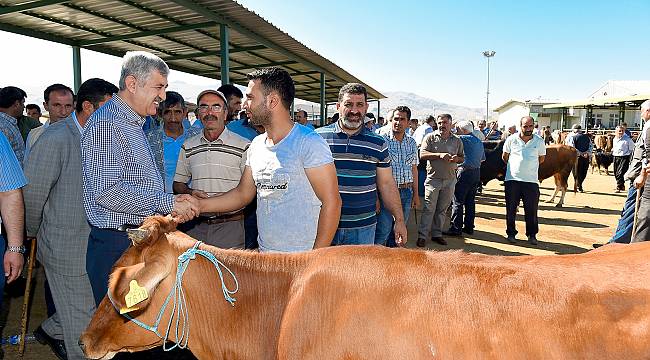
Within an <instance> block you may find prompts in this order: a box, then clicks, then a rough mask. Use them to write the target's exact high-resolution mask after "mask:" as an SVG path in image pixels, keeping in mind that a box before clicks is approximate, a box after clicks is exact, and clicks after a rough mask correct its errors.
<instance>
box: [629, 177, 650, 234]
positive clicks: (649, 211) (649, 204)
mask: <svg viewBox="0 0 650 360" xmlns="http://www.w3.org/2000/svg"><path fill="white" fill-rule="evenodd" d="M649 216H650V180H646V182H645V186H644V187H643V192H642V193H641V199H640V202H639V210H638V211H637V213H636V230H635V232H634V238H633V239H632V242H641V241H650V219H649V218H648V217H649Z"/></svg>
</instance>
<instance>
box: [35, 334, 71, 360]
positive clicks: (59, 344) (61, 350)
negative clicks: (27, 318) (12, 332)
mask: <svg viewBox="0 0 650 360" xmlns="http://www.w3.org/2000/svg"><path fill="white" fill-rule="evenodd" d="M34 338H36V341H38V342H39V343H41V344H43V345H49V347H50V348H51V349H52V352H53V353H54V355H56V357H58V358H59V359H61V360H68V353H67V352H66V351H65V343H64V342H63V340H57V339H55V338H53V337H51V336H50V335H48V334H47V333H46V332H45V330H43V328H42V327H40V326H39V327H37V328H36V330H34Z"/></svg>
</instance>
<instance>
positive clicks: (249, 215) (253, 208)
mask: <svg viewBox="0 0 650 360" xmlns="http://www.w3.org/2000/svg"><path fill="white" fill-rule="evenodd" d="M256 212H257V199H255V200H253V202H252V203H250V204H248V206H246V207H245V208H244V242H245V244H246V245H245V247H246V249H257V248H258V247H259V244H258V243H257V234H258V232H257V214H256Z"/></svg>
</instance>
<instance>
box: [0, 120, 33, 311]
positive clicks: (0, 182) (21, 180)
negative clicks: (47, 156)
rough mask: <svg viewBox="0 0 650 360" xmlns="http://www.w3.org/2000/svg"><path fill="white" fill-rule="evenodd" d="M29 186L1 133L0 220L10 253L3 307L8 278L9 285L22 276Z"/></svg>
mask: <svg viewBox="0 0 650 360" xmlns="http://www.w3.org/2000/svg"><path fill="white" fill-rule="evenodd" d="M25 185H27V179H25V175H23V170H22V168H21V167H20V163H19V162H18V158H16V155H15V154H14V150H13V149H12V147H11V145H10V144H9V141H8V140H7V137H5V135H4V134H3V133H2V132H0V215H2V217H1V218H0V219H4V223H5V229H6V230H7V239H6V240H7V243H8V244H7V245H8V247H7V251H6V252H5V255H4V276H0V305H2V294H3V292H4V286H5V277H7V283H10V282H12V281H14V280H16V279H17V278H18V276H20V273H21V271H22V270H23V262H24V259H23V254H24V253H25V247H24V246H23V229H24V225H25V215H24V214H25V208H24V205H23V192H22V189H21V188H22V187H23V186H25ZM0 248H1V249H4V248H5V238H4V237H3V235H2V234H0Z"/></svg>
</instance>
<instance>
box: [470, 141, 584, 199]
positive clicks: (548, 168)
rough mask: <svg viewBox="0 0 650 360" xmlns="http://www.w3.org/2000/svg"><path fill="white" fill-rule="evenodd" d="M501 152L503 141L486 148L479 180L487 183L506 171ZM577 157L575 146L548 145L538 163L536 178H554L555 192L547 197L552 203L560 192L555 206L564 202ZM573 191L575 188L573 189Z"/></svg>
mask: <svg viewBox="0 0 650 360" xmlns="http://www.w3.org/2000/svg"><path fill="white" fill-rule="evenodd" d="M502 153H503V142H500V143H499V144H497V146H496V147H495V148H494V149H493V150H486V152H485V161H484V162H483V163H481V182H482V183H483V184H487V183H488V181H490V180H492V179H503V178H504V176H505V173H506V164H505V163H504V162H503V160H502V158H501V154H502ZM577 159H578V153H577V151H576V149H575V148H573V147H571V146H568V145H548V146H547V147H546V156H545V157H544V162H543V163H541V164H540V165H539V170H538V174H537V175H538V179H539V181H542V180H544V179H548V178H550V177H551V176H552V177H553V179H554V180H555V192H553V196H552V197H551V198H550V199H548V200H547V201H546V202H547V203H552V202H553V201H554V200H555V196H556V195H557V193H558V192H562V195H561V196H560V201H559V202H558V203H557V205H555V206H557V207H562V205H563V204H564V196H565V194H566V192H567V188H568V186H569V185H568V181H569V175H571V171H572V170H573V167H574V166H575V163H576V161H577ZM574 192H575V189H574Z"/></svg>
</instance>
